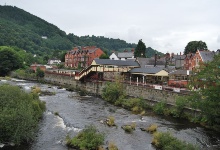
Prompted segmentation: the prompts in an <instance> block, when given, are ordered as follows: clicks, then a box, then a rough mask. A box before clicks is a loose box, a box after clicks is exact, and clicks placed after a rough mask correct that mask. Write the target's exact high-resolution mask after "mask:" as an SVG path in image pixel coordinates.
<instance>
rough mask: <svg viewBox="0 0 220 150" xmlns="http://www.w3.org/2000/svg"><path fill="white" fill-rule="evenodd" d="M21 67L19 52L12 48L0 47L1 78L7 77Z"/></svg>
mask: <svg viewBox="0 0 220 150" xmlns="http://www.w3.org/2000/svg"><path fill="white" fill-rule="evenodd" d="M20 67H22V59H21V57H20V56H19V55H18V54H17V52H16V51H14V50H13V49H12V48H10V47H6V46H2V47H0V76H5V75H7V74H9V72H10V71H13V70H15V69H18V68H20Z"/></svg>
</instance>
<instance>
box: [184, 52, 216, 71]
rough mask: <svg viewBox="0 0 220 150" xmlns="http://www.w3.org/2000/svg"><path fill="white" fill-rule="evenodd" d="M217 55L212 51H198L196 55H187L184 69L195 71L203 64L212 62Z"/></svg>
mask: <svg viewBox="0 0 220 150" xmlns="http://www.w3.org/2000/svg"><path fill="white" fill-rule="evenodd" d="M214 55H215V53H214V52H211V51H205V50H198V51H197V52H196V53H195V54H187V56H186V58H185V61H184V69H186V70H195V69H196V68H199V66H200V65H202V64H203V63H207V62H209V61H212V60H213V58H214Z"/></svg>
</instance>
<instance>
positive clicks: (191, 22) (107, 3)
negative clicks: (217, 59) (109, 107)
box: [0, 0, 220, 53]
mask: <svg viewBox="0 0 220 150" xmlns="http://www.w3.org/2000/svg"><path fill="white" fill-rule="evenodd" d="M0 4H1V5H5V4H6V5H12V6H16V7H19V8H21V9H24V10H25V11H27V12H30V13H31V14H33V15H36V16H38V17H40V18H42V19H44V20H46V21H48V22H49V23H52V24H54V25H56V26H57V27H59V28H60V29H61V30H63V31H65V32H66V33H73V34H75V35H78V36H83V35H95V36H105V37H110V38H116V39H117V38H119V39H122V40H125V41H127V42H129V43H137V42H138V40H139V39H142V41H143V42H144V43H145V45H146V47H152V48H154V49H157V50H158V51H160V52H163V53H166V52H174V53H179V52H183V51H184V48H185V46H186V45H187V43H188V42H190V41H193V40H196V41H199V40H202V41H204V42H206V44H207V46H208V48H209V49H210V50H215V51H216V50H217V49H220V15H219V14H220V0H0Z"/></svg>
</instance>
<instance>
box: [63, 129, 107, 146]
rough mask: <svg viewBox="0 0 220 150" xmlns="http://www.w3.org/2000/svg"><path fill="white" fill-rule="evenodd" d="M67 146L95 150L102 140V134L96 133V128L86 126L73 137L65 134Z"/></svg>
mask: <svg viewBox="0 0 220 150" xmlns="http://www.w3.org/2000/svg"><path fill="white" fill-rule="evenodd" d="M66 139H67V146H70V147H74V148H78V149H81V150H84V149H88V150H95V149H97V148H98V147H99V146H100V145H102V144H103V142H104V134H102V133H98V131H97V129H96V128H95V127H94V126H92V125H90V126H87V127H86V128H85V129H84V130H83V131H81V132H80V133H79V134H78V135H77V136H75V137H74V138H72V139H71V138H70V137H69V136H67V138H66Z"/></svg>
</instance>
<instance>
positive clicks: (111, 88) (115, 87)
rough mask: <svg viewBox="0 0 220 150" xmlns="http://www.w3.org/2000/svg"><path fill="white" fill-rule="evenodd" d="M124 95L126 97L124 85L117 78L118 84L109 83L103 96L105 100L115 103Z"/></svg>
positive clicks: (103, 91) (104, 89)
mask: <svg viewBox="0 0 220 150" xmlns="http://www.w3.org/2000/svg"><path fill="white" fill-rule="evenodd" d="M122 95H124V88H123V84H122V83H121V82H120V78H117V79H116V82H111V83H110V82H108V83H107V84H106V86H105V87H104V88H103V90H102V95H101V96H102V98H103V99H104V100H106V101H108V102H111V103H115V102H116V101H117V100H118V99H119V97H120V96H122Z"/></svg>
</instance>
